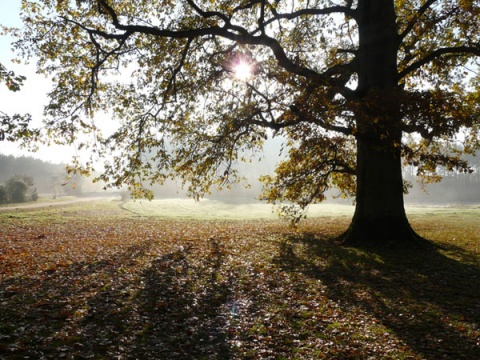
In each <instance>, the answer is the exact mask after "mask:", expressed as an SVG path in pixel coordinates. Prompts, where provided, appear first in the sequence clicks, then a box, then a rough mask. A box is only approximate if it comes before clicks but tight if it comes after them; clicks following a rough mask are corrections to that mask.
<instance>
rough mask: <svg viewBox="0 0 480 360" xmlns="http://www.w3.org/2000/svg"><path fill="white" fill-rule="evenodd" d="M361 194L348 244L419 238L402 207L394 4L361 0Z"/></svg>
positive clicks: (358, 137)
mask: <svg viewBox="0 0 480 360" xmlns="http://www.w3.org/2000/svg"><path fill="white" fill-rule="evenodd" d="M358 11H359V18H358V21H359V23H358V24H359V50H358V87H357V90H356V93H357V94H358V96H357V105H356V106H357V108H356V111H355V110H354V111H355V112H356V120H357V134H356V140H357V195H356V208H355V213H354V216H353V220H352V223H351V225H350V227H349V229H348V230H347V231H346V233H345V234H344V235H343V241H344V243H345V244H347V245H356V246H362V245H378V244H403V243H407V242H408V243H411V241H412V240H418V239H419V237H418V236H417V235H416V234H415V232H414V231H413V230H412V228H411V226H410V224H409V223H408V220H407V216H406V213H405V207H404V202H403V179H402V162H401V148H400V144H401V137H402V131H401V120H402V119H401V114H400V100H399V97H398V96H397V94H398V93H399V91H400V89H399V86H398V73H397V50H398V40H397V29H396V18H395V8H394V1H393V0H382V1H379V0H359V5H358Z"/></svg>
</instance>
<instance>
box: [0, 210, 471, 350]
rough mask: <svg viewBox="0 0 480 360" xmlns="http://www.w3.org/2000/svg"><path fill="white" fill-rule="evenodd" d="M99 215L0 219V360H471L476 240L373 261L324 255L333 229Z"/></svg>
mask: <svg viewBox="0 0 480 360" xmlns="http://www.w3.org/2000/svg"><path fill="white" fill-rule="evenodd" d="M102 206H103V207H107V208H108V210H109V211H108V212H102V209H98V204H97V207H93V206H92V208H91V209H90V211H86V210H81V212H80V210H78V209H77V208H76V207H74V206H70V207H69V206H66V207H64V208H62V210H59V209H43V210H29V211H24V212H22V216H9V215H8V214H6V213H5V214H4V213H2V214H0V221H1V224H2V226H1V228H0V358H9V359H10V358H13V359H16V358H18V359H24V358H32V359H33V358H35V359H37V358H38V359H42V358H43V359H59V358H60V359H93V358H95V359H136V358H138V359H141V358H151V359H321V358H325V359H332V358H342V359H441V358H445V359H452V358H455V359H474V358H480V353H479V349H480V328H479V324H480V319H479V318H480V308H479V305H478V299H479V298H480V290H479V288H478V283H479V280H480V276H479V275H480V270H479V267H478V263H476V262H475V261H478V243H479V238H478V235H476V236H477V237H476V238H475V239H473V238H472V237H471V236H472V234H474V233H473V232H470V233H469V234H470V237H469V238H468V239H465V241H464V242H463V243H462V242H461V241H459V240H458V239H459V238H461V231H460V230H461V228H460V227H459V228H458V229H457V230H455V228H451V231H457V236H456V239H457V240H456V241H455V243H452V242H449V241H448V240H446V239H445V238H440V239H438V242H439V243H441V245H442V248H441V249H440V250H439V251H436V252H432V253H428V254H425V253H421V254H418V253H415V252H413V251H407V250H405V251H404V252H403V253H402V252H400V253H388V252H378V253H372V252H367V251H363V250H359V249H351V248H345V247H341V246H339V245H338V244H336V243H335V242H334V241H332V239H333V238H334V237H335V236H336V235H338V234H340V233H341V232H342V231H343V230H344V229H345V227H346V226H347V225H348V220H347V219H345V218H323V219H317V220H309V221H306V222H304V223H303V224H302V225H301V226H300V228H299V229H296V230H295V229H292V228H290V227H288V226H287V225H286V224H285V223H282V222H280V221H194V220H192V221H176V220H165V219H163V220H162V219H155V218H142V217H135V216H133V215H132V214H129V213H125V212H122V211H121V210H118V211H115V210H114V208H113V205H111V204H110V205H109V204H102ZM102 213H103V214H105V213H108V215H105V216H100V215H101V214H102ZM415 221H418V227H422V226H423V230H424V231H425V233H428V230H429V229H430V225H429V223H428V218H424V217H423V218H421V219H420V218H418V219H416V220H414V223H415ZM451 225H452V226H453V225H454V224H451ZM463 225H465V224H463ZM471 226H475V225H471ZM477 226H478V225H477ZM478 233H479V232H476V234H478ZM469 244H475V246H471V245H469ZM472 259H474V260H472ZM475 259H476V260H475ZM427 260H428V261H427ZM467 260H468V261H467Z"/></svg>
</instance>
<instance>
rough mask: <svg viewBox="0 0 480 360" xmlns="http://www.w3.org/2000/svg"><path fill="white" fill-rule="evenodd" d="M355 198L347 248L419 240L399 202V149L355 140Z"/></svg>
mask: <svg viewBox="0 0 480 360" xmlns="http://www.w3.org/2000/svg"><path fill="white" fill-rule="evenodd" d="M357 149H358V155H357V196H356V208H355V213H354V215H353V220H352V223H351V224H350V227H349V229H348V230H347V232H346V233H345V234H344V235H343V241H344V243H345V244H347V245H354V246H362V245H366V246H371V245H374V246H376V245H388V246H390V245H400V246H401V245H402V244H410V243H411V242H412V240H413V241H415V242H418V241H419V240H420V238H419V237H418V236H417V235H416V234H415V232H414V231H413V230H412V228H411V227H410V224H409V223H408V220H407V216H406V213H405V207H404V202H403V179H402V171H401V169H402V168H401V158H400V149H399V148H398V149H392V148H390V149H387V148H385V147H383V146H377V145H375V144H374V143H372V142H371V141H370V140H369V139H363V138H359V139H358V140H357Z"/></svg>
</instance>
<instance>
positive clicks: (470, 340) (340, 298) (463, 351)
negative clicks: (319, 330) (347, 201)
mask: <svg viewBox="0 0 480 360" xmlns="http://www.w3.org/2000/svg"><path fill="white" fill-rule="evenodd" d="M448 251H449V252H450V253H455V254H456V255H457V257H458V258H461V259H463V260H464V261H465V263H462V262H459V261H456V260H454V259H452V258H450V257H447V256H445V255H443V254H442V251H440V249H438V248H437V249H434V248H433V247H432V248H431V249H412V250H408V249H397V250H394V251H391V250H388V249H377V250H372V249H368V250H361V249H355V248H348V247H342V246H339V245H338V244H336V243H334V242H333V241H329V240H328V239H325V238H318V236H316V235H315V234H302V235H292V236H289V237H286V238H285V239H284V241H283V242H282V243H281V244H280V248H279V255H278V257H277V258H276V259H275V261H276V262H277V263H278V265H279V266H281V268H282V269H284V270H286V271H290V272H300V273H302V274H303V275H306V276H308V277H310V278H314V279H316V280H318V281H320V282H321V283H322V284H323V285H325V286H326V296H328V298H330V299H332V300H334V301H336V302H337V303H339V304H342V305H341V306H342V307H343V311H345V312H348V311H351V310H352V308H357V309H361V310H362V311H364V312H366V313H368V314H369V315H371V316H373V317H374V318H375V319H376V320H377V321H378V322H379V323H381V324H383V326H384V327H385V328H386V329H387V331H388V332H390V333H392V334H394V335H395V336H396V337H397V338H398V339H400V340H401V341H402V342H403V343H404V344H406V345H407V346H408V348H409V349H410V350H411V352H413V353H414V354H416V355H417V356H420V357H421V358H423V359H431V360H434V359H440V358H448V359H478V358H480V338H479V337H478V334H480V304H479V302H478V300H479V299H480V287H479V284H480V269H479V267H478V266H476V265H475V257H474V256H472V255H471V254H469V253H468V252H466V251H464V250H462V249H459V248H455V247H452V246H449V249H448ZM476 261H478V259H476ZM319 264H324V266H319Z"/></svg>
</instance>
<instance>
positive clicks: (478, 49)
mask: <svg viewBox="0 0 480 360" xmlns="http://www.w3.org/2000/svg"><path fill="white" fill-rule="evenodd" d="M468 54H473V55H477V56H480V45H479V46H475V47H474V46H457V47H450V48H442V49H438V50H435V51H433V52H431V53H430V54H428V55H427V56H425V57H424V58H422V59H420V60H418V61H416V62H414V63H413V64H411V65H410V66H407V67H406V68H405V69H403V71H401V72H400V73H399V74H398V79H399V80H401V79H403V78H404V77H406V76H407V75H409V74H411V73H413V72H414V71H416V70H418V69H419V68H421V67H422V66H424V65H426V64H428V63H430V62H432V61H434V60H436V59H438V58H440V57H442V56H448V55H468Z"/></svg>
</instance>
